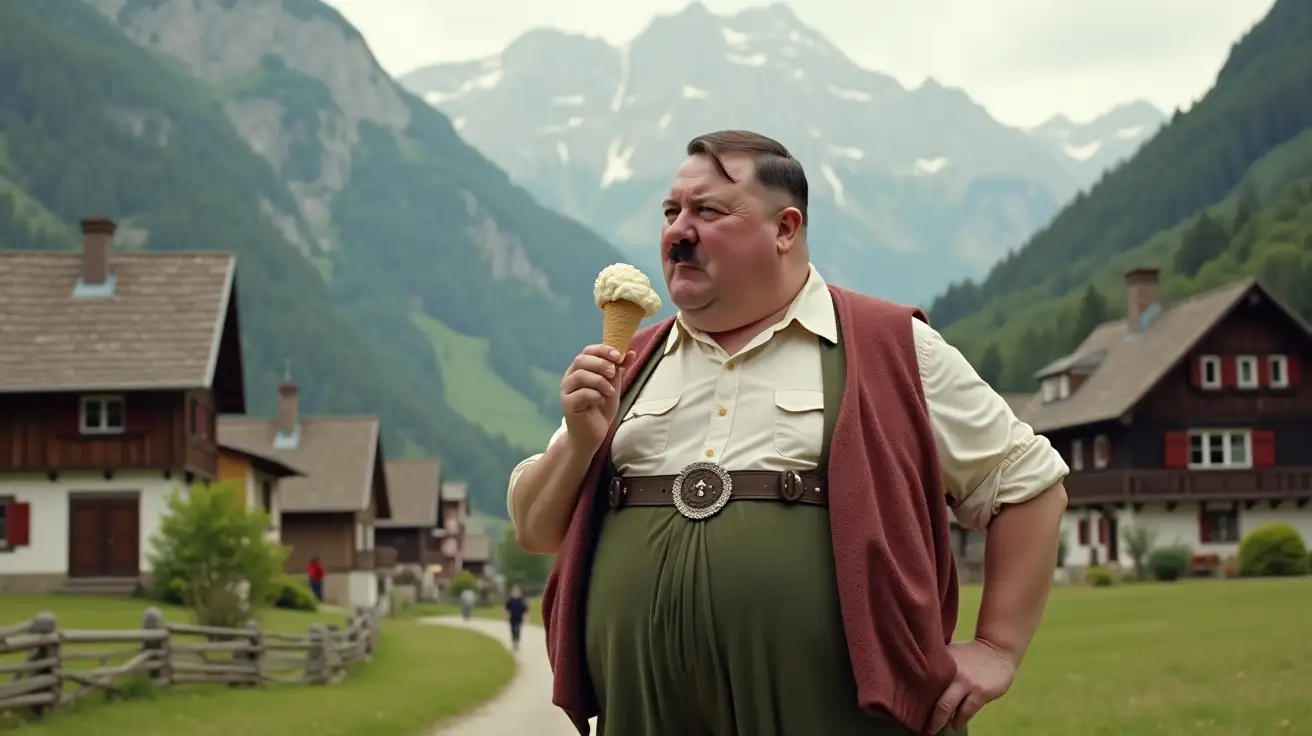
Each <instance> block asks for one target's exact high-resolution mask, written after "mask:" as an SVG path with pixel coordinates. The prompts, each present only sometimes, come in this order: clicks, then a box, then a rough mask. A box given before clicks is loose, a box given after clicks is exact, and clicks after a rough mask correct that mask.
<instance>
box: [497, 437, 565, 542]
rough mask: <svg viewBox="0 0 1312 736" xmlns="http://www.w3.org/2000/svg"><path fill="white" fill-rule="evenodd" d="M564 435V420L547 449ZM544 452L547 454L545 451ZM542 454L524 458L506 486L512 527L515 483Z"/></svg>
mask: <svg viewBox="0 0 1312 736" xmlns="http://www.w3.org/2000/svg"><path fill="white" fill-rule="evenodd" d="M564 434H565V420H564V419H562V420H560V426H559V427H557V428H556V431H555V433H554V434H552V435H551V440H550V441H548V442H547V447H548V448H550V447H551V446H552V445H554V444H556V440H558V439H560V438H561V436H562V435H564ZM543 452H545V450H544V451H543ZM542 454H543V453H542V452H539V453H538V454H536V455H533V456H531V457H527V458H524V459H523V460H521V461H520V462H519V464H518V465H516V466H515V469H514V470H512V471H510V483H508V484H507V485H506V513H507V514H509V515H510V525H511V526H512V527H513V526H514V525H515V483H516V482H517V481H518V480H519V476H521V475H523V474H524V471H525V470H528V466H530V465H532V464H533V463H535V462H537V461H538V458H540V457H542Z"/></svg>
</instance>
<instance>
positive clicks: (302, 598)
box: [273, 575, 319, 611]
mask: <svg viewBox="0 0 1312 736" xmlns="http://www.w3.org/2000/svg"><path fill="white" fill-rule="evenodd" d="M276 586H277V590H278V592H277V594H276V595H275V597H274V599H273V605H274V607H276V608H284V609H287V610H289V611H317V610H319V600H318V599H317V598H315V597H314V592H313V591H311V590H310V586H308V585H306V584H305V583H302V582H301V581H299V580H297V579H295V578H292V577H289V576H287V575H284V576H282V577H281V578H279V579H278V581H277V583H276Z"/></svg>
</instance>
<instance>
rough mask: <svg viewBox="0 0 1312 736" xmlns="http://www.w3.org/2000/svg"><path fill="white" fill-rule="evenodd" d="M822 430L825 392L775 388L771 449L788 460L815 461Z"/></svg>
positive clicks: (821, 440) (823, 429) (818, 453)
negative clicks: (772, 443)
mask: <svg viewBox="0 0 1312 736" xmlns="http://www.w3.org/2000/svg"><path fill="white" fill-rule="evenodd" d="M824 433H825V394H824V392H823V391H812V390H810V389H792V388H790V389H783V388H781V389H775V392H774V450H775V452H777V453H779V454H780V455H781V456H783V457H786V458H789V459H790V460H800V461H803V462H810V463H814V462H818V461H819V460H820V445H821V443H822V442H823V441H824Z"/></svg>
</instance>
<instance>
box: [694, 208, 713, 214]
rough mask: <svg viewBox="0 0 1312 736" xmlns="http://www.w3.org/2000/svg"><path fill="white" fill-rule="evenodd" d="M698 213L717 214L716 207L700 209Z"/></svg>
mask: <svg viewBox="0 0 1312 736" xmlns="http://www.w3.org/2000/svg"><path fill="white" fill-rule="evenodd" d="M697 211H698V212H700V213H702V214H703V215H711V214H715V213H716V210H715V208H714V207H698V208H697Z"/></svg>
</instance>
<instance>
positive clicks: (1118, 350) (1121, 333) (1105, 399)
mask: <svg viewBox="0 0 1312 736" xmlns="http://www.w3.org/2000/svg"><path fill="white" fill-rule="evenodd" d="M1254 288H1258V289H1260V288H1261V287H1260V286H1258V285H1257V282H1255V281H1254V280H1253V279H1251V278H1249V279H1243V280H1241V281H1237V282H1235V283H1233V284H1228V285H1226V286H1223V287H1221V288H1219V289H1215V290H1213V291H1209V292H1205V293H1202V294H1198V295H1197V296H1194V297H1192V298H1189V299H1185V300H1184V301H1181V302H1179V303H1177V304H1174V305H1172V306H1170V307H1168V308H1166V309H1164V310H1162V313H1161V314H1160V315H1159V316H1158V317H1157V319H1156V320H1154V321H1153V323H1152V324H1151V325H1150V326H1149V327H1148V329H1147V330H1146V331H1144V332H1143V333H1142V334H1140V335H1137V336H1134V337H1132V338H1131V337H1128V336H1127V333H1126V326H1125V320H1115V321H1112V322H1106V323H1104V324H1102V325H1100V326H1099V327H1098V328H1097V329H1095V330H1094V331H1093V332H1091V333H1089V336H1088V337H1087V338H1085V340H1084V342H1082V343H1080V346H1079V347H1078V348H1076V349H1075V351H1074V352H1072V353H1071V354H1070V355H1068V356H1066V357H1065V358H1062V359H1061V360H1062V361H1063V362H1069V363H1070V364H1072V365H1073V364H1076V363H1079V362H1081V361H1082V360H1083V359H1085V358H1087V357H1089V356H1091V355H1093V354H1094V353H1096V352H1099V351H1105V353H1106V354H1105V356H1104V357H1103V359H1102V361H1101V363H1100V364H1099V365H1098V367H1097V369H1096V370H1094V371H1093V373H1092V374H1091V375H1089V377H1088V378H1086V379H1085V380H1084V382H1083V383H1082V384H1081V385H1080V387H1079V388H1078V389H1077V390H1076V391H1075V392H1074V393H1072V394H1071V395H1070V397H1069V398H1066V399H1062V400H1059V401H1050V402H1047V403H1045V402H1044V401H1043V397H1042V395H1041V394H1039V393H1035V394H1034V395H1032V396H1031V397H1030V400H1029V401H1028V402H1027V403H1026V404H1025V405H1024V406H1023V407H1021V409H1020V411H1018V412H1017V415H1018V416H1019V417H1020V418H1021V419H1023V420H1024V421H1026V422H1028V423H1029V424H1030V426H1032V427H1033V428H1034V431H1035V432H1046V431H1049V430H1054V429H1061V428H1063V427H1073V426H1077V425H1081V424H1088V423H1090V422H1099V421H1105V420H1108V419H1115V418H1117V417H1120V416H1121V415H1123V414H1125V413H1126V412H1127V411H1129V410H1130V409H1131V408H1133V407H1134V405H1135V404H1136V403H1138V401H1139V400H1140V399H1141V398H1143V397H1144V395H1145V394H1147V393H1148V392H1149V391H1150V390H1152V388H1153V387H1154V386H1156V385H1157V383H1158V381H1160V380H1162V378H1163V377H1164V376H1165V375H1166V374H1167V373H1168V372H1169V371H1170V370H1171V369H1172V368H1173V367H1175V365H1176V364H1177V363H1179V361H1180V360H1182V359H1183V358H1184V357H1185V356H1186V355H1187V354H1188V353H1189V351H1190V350H1191V349H1192V348H1193V346H1194V345H1195V344H1196V343H1197V342H1198V341H1199V340H1201V339H1202V338H1203V337H1204V336H1206V335H1207V333H1208V332H1209V331H1210V330H1211V329H1212V328H1213V327H1214V326H1215V325H1216V324H1217V323H1218V322H1220V321H1221V319H1222V318H1223V317H1225V316H1226V315H1227V314H1229V312H1230V310H1231V309H1232V308H1233V307H1234V306H1235V305H1236V304H1238V302H1239V300H1240V298H1241V297H1243V296H1244V295H1245V294H1247V293H1249V291H1250V290H1252V289H1254ZM1264 293H1265V292H1264ZM1267 296H1268V297H1269V295H1267ZM1276 303H1277V304H1279V302H1278V301H1277V302H1276ZM1281 307H1282V308H1284V307H1283V305H1281ZM1286 311H1288V309H1286ZM1291 316H1292V313H1291ZM1295 319H1297V317H1295Z"/></svg>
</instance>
